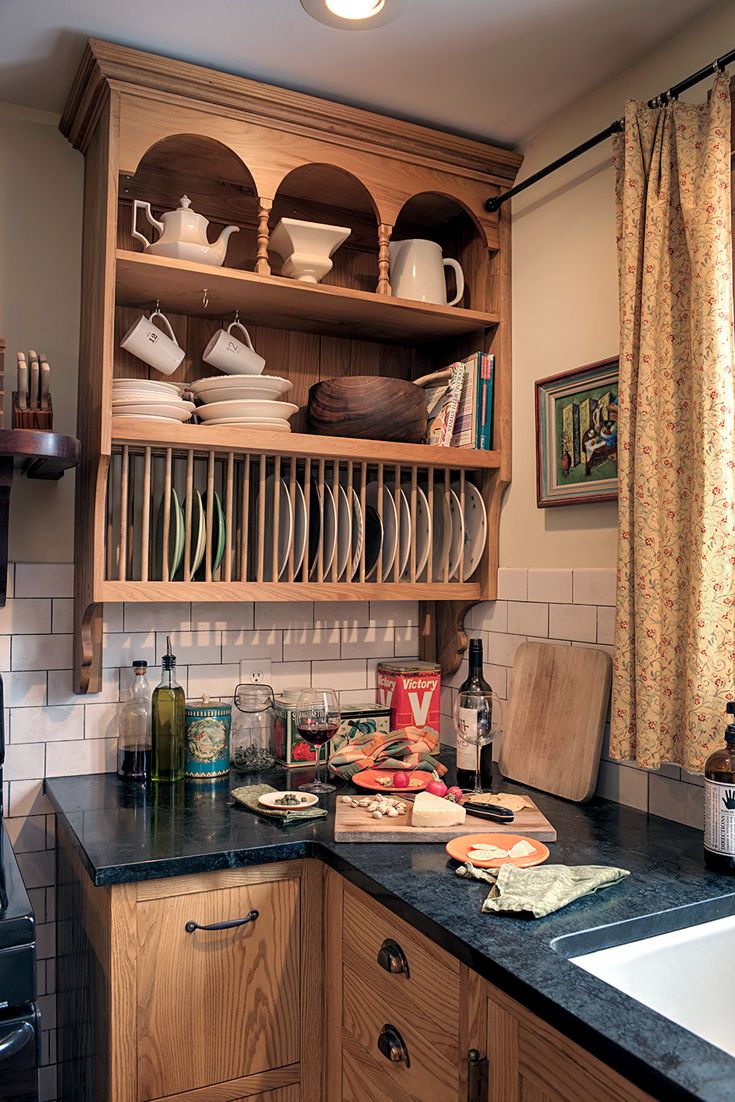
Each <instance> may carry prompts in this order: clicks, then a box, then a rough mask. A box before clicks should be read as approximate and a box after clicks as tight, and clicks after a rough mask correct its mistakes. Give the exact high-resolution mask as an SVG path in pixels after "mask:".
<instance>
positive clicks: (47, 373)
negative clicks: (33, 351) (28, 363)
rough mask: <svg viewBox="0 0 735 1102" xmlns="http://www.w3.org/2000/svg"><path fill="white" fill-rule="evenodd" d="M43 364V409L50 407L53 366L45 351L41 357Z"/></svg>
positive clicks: (41, 363)
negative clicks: (50, 365) (51, 366)
mask: <svg viewBox="0 0 735 1102" xmlns="http://www.w3.org/2000/svg"><path fill="white" fill-rule="evenodd" d="M39 363H40V365H41V409H48V399H49V391H50V385H51V368H50V367H49V362H48V360H47V359H46V357H45V356H44V354H43V352H42V353H41V355H40V357H39Z"/></svg>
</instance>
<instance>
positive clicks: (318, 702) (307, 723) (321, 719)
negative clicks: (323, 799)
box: [296, 689, 339, 795]
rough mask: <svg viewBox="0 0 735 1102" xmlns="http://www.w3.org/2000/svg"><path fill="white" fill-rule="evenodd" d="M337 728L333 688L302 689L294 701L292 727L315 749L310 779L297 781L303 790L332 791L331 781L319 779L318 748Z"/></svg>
mask: <svg viewBox="0 0 735 1102" xmlns="http://www.w3.org/2000/svg"><path fill="white" fill-rule="evenodd" d="M338 729H339V700H338V698H337V694H336V692H335V691H334V690H333V689H303V690H302V691H301V692H300V693H299V697H298V700H297V702H296V730H297V731H298V733H299V734H300V735H301V737H302V739H304V740H305V741H306V742H308V743H309V745H310V746H313V747H314V749H315V751H316V768H315V770H314V780H313V781H311V782H310V783H309V784H300V785H299V788H302V789H303V790H304V791H305V792H315V793H316V794H317V795H320V794H321V793H323V792H334V791H335V787H334V785H333V784H327V783H326V782H325V781H323V780H321V778H320V772H321V749H322V746H324V744H325V743H327V742H329V740H330V739H331V738H333V736H334V735H336V734H337V730H338Z"/></svg>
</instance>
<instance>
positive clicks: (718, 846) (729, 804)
mask: <svg viewBox="0 0 735 1102" xmlns="http://www.w3.org/2000/svg"><path fill="white" fill-rule="evenodd" d="M704 848H705V849H708V850H711V851H712V852H713V853H723V854H726V855H727V856H728V857H735V784H722V783H721V782H720V781H709V780H707V778H706V777H705V781H704Z"/></svg>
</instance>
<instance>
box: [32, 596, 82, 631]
mask: <svg viewBox="0 0 735 1102" xmlns="http://www.w3.org/2000/svg"><path fill="white" fill-rule="evenodd" d="M26 630H32V631H48V630H49V629H48V628H43V627H38V628H32V629H31V628H29V629H26ZM50 630H51V631H53V632H54V634H55V635H69V634H70V633H71V632H72V631H73V630H74V601H73V600H72V598H71V597H54V599H53V601H52V602H51V628H50Z"/></svg>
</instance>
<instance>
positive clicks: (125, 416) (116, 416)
mask: <svg viewBox="0 0 735 1102" xmlns="http://www.w3.org/2000/svg"><path fill="white" fill-rule="evenodd" d="M112 420H113V421H158V423H159V424H160V423H161V421H165V422H166V423H167V424H169V425H170V424H171V422H172V421H178V417H156V416H154V414H152V413H114V412H113V414H112Z"/></svg>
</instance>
